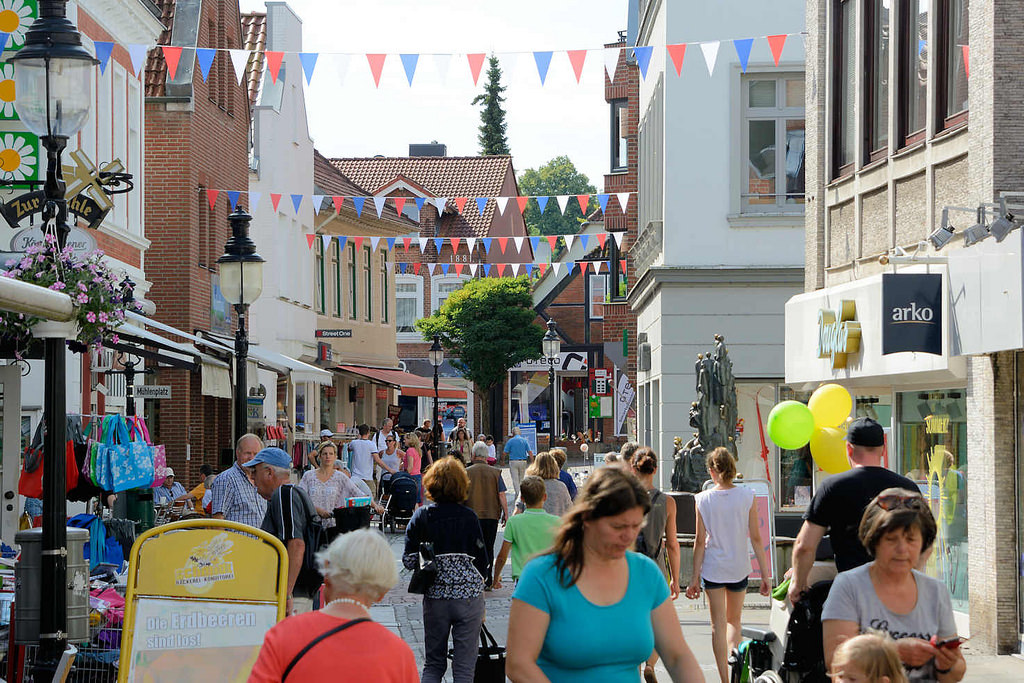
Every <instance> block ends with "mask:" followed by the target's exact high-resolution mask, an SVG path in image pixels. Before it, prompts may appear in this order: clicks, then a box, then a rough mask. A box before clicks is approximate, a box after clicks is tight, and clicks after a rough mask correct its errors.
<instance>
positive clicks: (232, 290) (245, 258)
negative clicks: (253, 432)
mask: <svg viewBox="0 0 1024 683" xmlns="http://www.w3.org/2000/svg"><path fill="white" fill-rule="evenodd" d="M251 220H252V216H250V215H249V214H247V213H246V212H245V211H243V210H242V209H241V208H238V209H236V210H235V211H234V213H232V214H231V215H230V216H228V222H229V223H230V224H231V237H229V238H228V243H227V245H225V247H224V255H223V256H221V257H220V258H219V259H217V266H218V269H219V272H220V292H221V294H223V295H224V298H225V299H226V300H227V302H228V303H229V304H231V305H233V306H234V307H235V313H237V314H238V329H237V330H236V331H235V441H237V440H238V439H239V438H241V436H242V435H243V434H245V433H246V431H247V430H246V425H247V424H248V419H247V417H246V396H247V394H248V382H247V380H246V376H245V374H246V373H245V370H246V368H245V364H246V356H247V355H248V354H249V336H248V334H247V332H246V329H245V315H246V312H247V311H248V310H249V306H250V304H252V303H253V302H254V301H256V299H258V298H260V294H262V293H263V263H264V260H263V257H262V256H260V255H259V254H257V253H256V245H255V244H254V243H253V241H252V240H251V239H250V238H249V221H251Z"/></svg>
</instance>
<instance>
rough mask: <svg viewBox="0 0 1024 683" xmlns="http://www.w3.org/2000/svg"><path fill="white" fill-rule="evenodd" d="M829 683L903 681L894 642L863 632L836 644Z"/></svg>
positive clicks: (896, 682)
mask: <svg viewBox="0 0 1024 683" xmlns="http://www.w3.org/2000/svg"><path fill="white" fill-rule="evenodd" d="M832 683H907V674H906V673H905V672H904V671H903V664H902V663H901V662H900V656H899V653H897V652H896V643H895V642H893V641H892V640H891V639H889V638H887V637H886V636H884V635H877V634H874V633H864V634H862V635H859V636H854V637H853V638H850V639H849V640H845V641H843V642H842V643H840V645H839V647H837V648H836V651H835V654H833V655H832Z"/></svg>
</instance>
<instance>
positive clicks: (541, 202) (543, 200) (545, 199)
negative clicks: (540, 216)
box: [534, 197, 549, 213]
mask: <svg viewBox="0 0 1024 683" xmlns="http://www.w3.org/2000/svg"><path fill="white" fill-rule="evenodd" d="M534 199H536V200H537V206H539V207H540V212H541V213H544V208H545V207H546V206H547V205H548V199H549V198H548V197H534Z"/></svg>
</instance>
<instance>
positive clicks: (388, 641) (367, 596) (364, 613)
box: [249, 529, 419, 683]
mask: <svg viewBox="0 0 1024 683" xmlns="http://www.w3.org/2000/svg"><path fill="white" fill-rule="evenodd" d="M317 560H318V561H319V564H320V571H321V573H322V574H323V575H324V598H325V600H326V603H325V604H324V607H323V609H321V610H319V611H317V612H308V613H306V614H298V615H295V616H292V617H288V618H287V619H285V620H284V621H282V622H281V623H279V624H277V625H276V626H274V627H273V628H272V629H270V631H268V632H267V635H266V636H265V637H264V639H263V647H262V649H261V650H260V654H259V658H258V659H257V660H256V664H255V665H254V666H253V669H252V673H251V674H250V676H249V683H254V682H255V683H270V682H271V681H275V682H277V681H284V680H286V679H288V678H290V679H291V680H293V681H311V680H321V679H326V678H333V677H336V676H337V675H338V673H339V672H341V671H343V672H344V677H345V679H346V680H353V681H375V682H377V681H381V682H384V683H415V682H416V681H418V680H419V675H418V672H417V670H416V659H415V657H414V656H413V653H412V650H411V649H409V646H408V645H406V644H405V642H404V641H403V640H402V639H401V638H399V637H398V636H396V635H395V634H393V633H392V632H391V631H389V630H388V629H386V628H385V627H383V626H381V625H380V624H378V623H376V622H375V621H373V619H372V618H370V606H371V605H372V604H373V603H375V602H377V601H379V600H380V599H381V598H382V597H384V594H385V593H387V592H388V591H389V590H390V589H391V588H392V587H394V585H395V584H396V583H398V569H397V566H396V563H395V558H394V555H393V554H392V553H391V548H390V547H389V546H388V543H387V541H385V540H384V537H383V536H381V535H380V534H379V533H377V532H375V531H370V530H369V529H363V530H359V531H353V532H351V533H347V534H342V535H340V536H338V538H337V539H335V540H334V542H333V543H331V545H330V546H328V547H327V549H326V550H324V551H322V552H321V553H319V554H318V555H317Z"/></svg>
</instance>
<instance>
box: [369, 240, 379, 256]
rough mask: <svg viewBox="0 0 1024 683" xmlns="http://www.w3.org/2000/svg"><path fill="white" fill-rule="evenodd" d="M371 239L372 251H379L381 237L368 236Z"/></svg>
mask: <svg viewBox="0 0 1024 683" xmlns="http://www.w3.org/2000/svg"><path fill="white" fill-rule="evenodd" d="M366 239H368V240H370V253H371V254H372V253H373V252H375V251H377V245H378V244H380V237H367V238H366Z"/></svg>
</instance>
